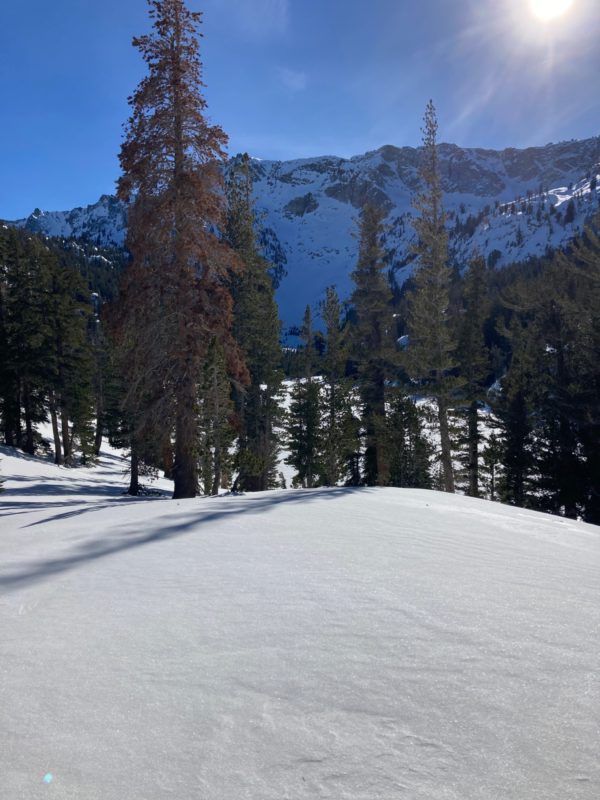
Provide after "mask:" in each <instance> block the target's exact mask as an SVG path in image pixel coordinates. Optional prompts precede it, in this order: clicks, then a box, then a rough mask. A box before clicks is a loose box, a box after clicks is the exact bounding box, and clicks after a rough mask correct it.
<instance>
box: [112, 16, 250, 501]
mask: <svg viewBox="0 0 600 800" xmlns="http://www.w3.org/2000/svg"><path fill="white" fill-rule="evenodd" d="M149 6H150V18H151V20H152V30H151V32H150V33H149V34H147V35H145V36H140V37H139V38H135V39H134V40H133V45H134V47H136V48H137V49H138V50H139V51H140V53H141V55H142V57H143V59H144V61H145V62H146V65H147V69H148V73H147V75H146V77H145V78H144V79H143V80H142V81H141V83H140V84H139V86H138V87H137V89H136V90H135V92H134V94H133V96H132V97H131V98H130V100H129V103H130V106H131V117H130V119H129V121H128V123H127V125H126V133H125V141H124V143H123V145H122V148H121V153H120V162H121V168H122V175H121V178H120V179H119V182H118V194H119V197H120V198H121V199H122V200H124V201H126V202H128V203H129V204H130V206H129V221H128V236H127V247H128V249H129V251H130V253H131V256H132V263H131V265H130V267H129V269H128V271H127V274H126V276H125V279H124V281H123V286H122V291H121V297H120V306H119V313H118V314H117V318H118V325H117V328H118V330H120V337H119V338H120V341H121V343H122V346H123V347H124V349H125V354H124V356H125V357H124V361H125V362H126V363H127V364H128V365H129V366H128V375H127V386H128V390H127V394H126V399H125V405H126V406H127V407H128V410H129V413H130V417H131V418H132V419H135V420H137V421H138V425H137V427H138V429H139V430H138V431H136V432H135V433H136V434H141V433H142V432H143V433H144V439H145V441H141V437H140V436H139V435H138V436H137V438H136V441H137V444H138V446H139V447H140V449H141V455H142V456H144V453H145V451H148V452H152V451H153V450H155V449H156V447H157V442H160V447H162V446H163V445H164V442H165V440H166V439H167V440H168V437H167V436H166V435H165V434H166V433H167V432H168V434H169V436H171V437H172V440H173V442H174V464H173V479H174V483H175V487H174V494H173V496H174V497H175V498H184V497H194V496H195V495H196V494H197V493H198V390H199V384H200V381H201V377H202V368H203V365H204V362H205V360H206V355H207V351H208V347H209V344H210V342H211V341H212V339H213V338H214V337H217V338H218V341H219V342H220V344H221V347H222V348H223V352H224V354H225V359H226V362H227V368H228V370H229V374H230V375H231V377H232V379H233V380H237V381H241V382H244V381H245V380H247V375H246V371H245V368H244V366H243V364H242V361H241V358H240V355H239V350H238V348H237V345H236V344H235V342H234V339H233V337H232V335H231V325H232V300H231V296H230V293H229V290H228V288H227V286H228V281H229V276H230V274H231V269H232V267H234V266H235V264H236V263H237V259H236V256H235V254H234V253H233V251H232V250H231V249H230V248H229V247H228V246H227V245H226V244H224V243H223V242H222V241H220V240H219V238H218V236H217V235H216V233H215V231H217V230H223V226H224V221H225V207H224V206H225V195H224V192H223V187H222V179H221V171H220V166H221V163H222V160H223V157H224V149H223V148H224V147H225V144H226V142H227V137H226V135H225V133H224V132H223V131H222V129H221V128H220V127H217V126H213V125H209V124H208V122H207V120H206V117H205V111H206V101H205V100H204V98H203V95H202V89H203V83H202V64H201V61H200V54H199V36H200V34H199V25H200V22H201V14H200V13H198V12H192V11H190V10H188V9H187V8H186V6H185V4H184V2H183V0H149ZM148 437H150V438H151V439H153V441H151V442H149V441H148Z"/></svg>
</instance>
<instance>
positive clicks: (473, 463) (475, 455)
mask: <svg viewBox="0 0 600 800" xmlns="http://www.w3.org/2000/svg"><path fill="white" fill-rule="evenodd" d="M468 443H469V445H468V446H469V466H468V471H469V495H470V497H479V414H478V405H477V401H476V400H473V402H472V403H471V405H470V406H469V414H468Z"/></svg>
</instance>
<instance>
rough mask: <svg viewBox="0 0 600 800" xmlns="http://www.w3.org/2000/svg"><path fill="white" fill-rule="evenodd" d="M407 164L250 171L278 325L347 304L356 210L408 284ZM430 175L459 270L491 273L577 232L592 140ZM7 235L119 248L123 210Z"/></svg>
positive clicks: (403, 160) (408, 160) (598, 167)
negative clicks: (278, 276) (381, 232)
mask: <svg viewBox="0 0 600 800" xmlns="http://www.w3.org/2000/svg"><path fill="white" fill-rule="evenodd" d="M418 162H419V150H418V149H415V148H411V147H402V148H398V147H392V146H386V147H382V148H380V149H379V150H376V151H373V152H370V153H366V154H364V155H361V156H356V157H354V158H351V159H343V158H337V157H334V156H325V157H320V158H314V159H302V160H299V161H254V162H253V164H254V177H255V195H256V209H257V212H258V221H259V225H260V228H261V231H262V243H263V246H264V249H265V253H266V255H267V256H268V257H269V258H270V259H271V260H273V261H274V262H275V263H276V264H277V265H278V267H279V268H280V269H283V270H285V271H287V277H285V278H284V279H283V280H282V282H281V286H280V288H279V292H278V299H279V304H280V310H281V316H282V318H283V320H284V323H285V324H286V325H292V324H296V323H299V322H300V320H301V318H302V314H303V311H304V307H305V306H306V304H307V303H310V304H312V305H313V306H317V304H318V302H319V301H320V300H321V299H322V298H323V293H324V290H325V288H326V287H327V286H329V285H331V284H336V285H337V287H338V291H339V292H340V294H341V295H342V296H347V295H348V293H349V291H350V273H351V272H352V270H353V268H354V266H355V262H356V253H357V241H356V238H355V236H354V235H353V234H354V233H355V231H356V219H357V216H358V214H359V212H360V209H361V208H362V206H363V204H364V203H365V202H367V201H369V202H371V203H374V204H376V205H378V206H380V207H382V208H383V209H384V210H385V212H386V214H387V221H388V225H389V230H388V234H387V248H388V249H389V254H390V263H391V265H392V266H393V267H394V269H395V271H396V275H397V278H398V280H399V281H402V280H403V279H404V278H405V277H406V276H407V275H408V274H409V272H410V267H408V266H406V264H407V260H408V257H409V253H410V244H411V242H412V240H413V236H414V233H413V227H412V224H411V216H412V214H413V208H412V205H411V203H412V198H413V197H414V194H415V192H416V191H417V190H418V189H419V178H418ZM440 167H441V172H442V177H443V186H444V191H445V200H444V202H445V207H446V210H447V211H448V214H449V218H448V228H449V233H450V245H451V248H452V254H453V258H454V259H455V261H456V262H457V263H458V264H459V265H460V266H464V265H465V264H466V263H467V262H468V260H469V258H470V256H471V255H472V253H473V252H474V251H475V249H477V250H478V251H479V252H481V253H483V255H484V256H486V257H489V258H490V259H491V261H492V263H494V264H497V265H502V264H506V263H509V262H512V261H522V260H524V259H526V258H528V257H529V256H532V255H538V256H539V255H544V253H545V252H546V249H547V248H548V247H551V248H556V247H561V246H563V245H564V244H565V243H566V242H568V241H569V239H571V238H572V237H573V236H575V235H576V234H577V233H578V232H579V231H581V229H582V227H583V224H584V222H585V220H586V219H587V218H589V216H590V215H591V213H592V212H593V211H594V210H597V208H598V195H597V193H596V189H595V184H596V180H595V176H596V175H597V173H598V172H599V171H600V137H595V138H592V139H586V140H583V141H571V142H562V143H560V144H550V145H546V146H545V147H535V148H529V149H526V150H515V149H508V150H503V151H494V150H482V149H463V148H460V147H457V146H456V145H451V144H443V145H441V146H440ZM571 200H573V208H572V210H571V211H570V212H569V213H567V209H568V207H569V203H570V201H571ZM570 217H572V219H570V220H569V218H570ZM14 224H17V225H20V226H23V227H27V228H30V229H31V230H35V231H42V232H45V233H47V234H50V235H61V236H69V235H75V236H87V237H90V238H92V239H93V240H94V241H97V242H98V243H101V244H113V243H114V244H119V245H120V244H122V243H123V241H124V235H125V226H126V220H125V210H124V208H123V207H122V206H121V205H120V204H119V203H118V202H117V201H116V200H115V199H114V198H110V197H106V196H104V197H102V198H101V200H100V201H99V203H97V204H96V205H93V206H88V207H87V208H85V209H75V210H74V211H70V212H64V213H44V212H41V211H39V209H36V211H35V212H34V213H33V214H32V215H31V216H30V217H28V218H27V219H24V220H19V221H17V222H16V223H14Z"/></svg>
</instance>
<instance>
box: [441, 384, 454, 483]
mask: <svg viewBox="0 0 600 800" xmlns="http://www.w3.org/2000/svg"><path fill="white" fill-rule="evenodd" d="M437 403H438V422H439V426H440V444H441V464H442V478H443V481H444V491H445V492H454V470H453V468H452V446H451V444H450V430H449V426H448V409H447V406H446V398H445V397H438V398H437Z"/></svg>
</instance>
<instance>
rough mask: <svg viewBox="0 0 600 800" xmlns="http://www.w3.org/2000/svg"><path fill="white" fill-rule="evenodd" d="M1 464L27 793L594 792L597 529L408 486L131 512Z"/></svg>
mask: <svg viewBox="0 0 600 800" xmlns="http://www.w3.org/2000/svg"><path fill="white" fill-rule="evenodd" d="M12 452H13V451H8V450H6V449H4V450H3V451H2V461H1V465H0V466H1V469H2V473H3V474H4V476H5V477H6V476H8V478H9V479H8V481H7V483H6V491H5V493H4V494H3V495H2V496H0V513H2V517H1V520H0V630H1V632H2V634H1V639H2V644H1V646H0V708H1V709H2V710H1V713H0V775H1V789H2V791H1V795H2V797H6V798H7V799H8V798H10V800H19V799H22V800H38V798H47V797H50V796H52V797H56V798H60V799H61V800H84V799H85V800H107V798H111V800H112V799H113V798H118V800H165V798H169V797H173V798H176V800H188V799H189V800H191V799H192V798H207V800H209V799H210V800H234V799H235V800H282V799H283V798H290V800H301V799H302V798H306V799H307V800H309V799H310V800H314V799H315V798H321V797H322V798H325V797H329V798H335V800H343V799H344V798H352V799H353V800H399V799H400V798H410V800H442V799H443V800H488V798H502V800H596V799H597V798H598V797H599V796H600V772H599V762H598V758H597V748H598V721H599V716H598V711H599V709H600V692H599V678H598V663H599V656H600V646H599V643H598V630H599V624H600V608H599V604H598V589H599V588H600V587H599V582H598V574H599V573H598V567H599V566H600V564H599V555H600V538H599V531H598V529H597V528H593V527H590V526H586V525H583V524H578V523H575V522H570V521H565V520H561V519H558V518H553V517H549V516H543V515H540V514H536V513H532V512H527V511H521V510H517V509H511V508H506V507H501V506H498V505H492V504H489V503H486V502H484V501H476V500H472V499H467V498H464V497H454V496H447V495H442V494H437V493H433V492H424V491H409V490H395V489H389V490H369V489H362V490H348V489H329V490H313V491H287V492H270V493H265V494H261V495H256V496H248V497H223V498H219V499H199V500H192V501H178V502H177V501H171V500H167V499H160V498H159V499H149V500H132V499H128V498H125V497H123V496H122V495H121V494H120V492H121V491H122V486H123V481H124V478H123V477H122V475H121V468H122V464H121V463H120V461H119V459H118V455H117V454H115V453H109V454H107V455H106V457H104V458H103V460H102V462H101V464H100V466H99V467H98V468H95V469H93V470H88V471H68V470H64V469H58V468H56V467H54V466H53V465H51V464H48V463H47V462H41V461H39V460H36V459H29V458H26V457H16V456H14V455H13V454H12Z"/></svg>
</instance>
